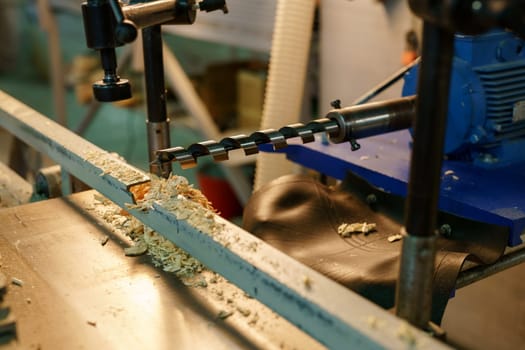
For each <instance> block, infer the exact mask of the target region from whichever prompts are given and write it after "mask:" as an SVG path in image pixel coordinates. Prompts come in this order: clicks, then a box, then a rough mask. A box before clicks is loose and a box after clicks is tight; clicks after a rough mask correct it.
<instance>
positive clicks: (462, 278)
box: [456, 247, 525, 289]
mask: <svg viewBox="0 0 525 350" xmlns="http://www.w3.org/2000/svg"><path fill="white" fill-rule="evenodd" d="M524 262H525V247H522V248H521V249H518V250H516V251H513V252H512V253H509V254H506V255H504V256H503V257H502V258H501V259H499V260H498V261H496V262H495V263H494V264H490V265H481V266H476V267H473V268H471V269H468V270H465V271H462V272H461V273H460V274H459V276H458V279H457V280H456V289H459V288H463V287H466V286H468V285H470V284H472V283H474V282H477V281H481V280H482V279H484V278H487V277H489V276H492V275H494V274H496V273H498V272H501V271H504V270H506V269H509V268H511V267H513V266H516V265H519V264H521V263H524Z"/></svg>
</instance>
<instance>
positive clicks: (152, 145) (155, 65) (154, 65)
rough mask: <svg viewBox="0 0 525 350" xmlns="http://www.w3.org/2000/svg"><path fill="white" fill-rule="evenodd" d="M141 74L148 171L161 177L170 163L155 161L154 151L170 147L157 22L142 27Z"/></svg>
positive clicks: (167, 170)
mask: <svg viewBox="0 0 525 350" xmlns="http://www.w3.org/2000/svg"><path fill="white" fill-rule="evenodd" d="M142 42H143V51H144V75H145V80H146V102H147V110H148V117H147V121H146V123H147V134H148V152H149V161H150V172H151V173H153V174H157V175H159V176H162V177H168V176H169V174H170V173H171V163H164V164H162V165H160V166H159V165H158V164H156V163H154V161H155V160H156V157H155V151H156V150H158V149H164V148H169V147H170V132H169V131H170V130H169V119H168V117H167V113H166V88H165V84H164V63H163V59H162V34H161V26H160V25H154V26H151V27H147V28H144V29H142Z"/></svg>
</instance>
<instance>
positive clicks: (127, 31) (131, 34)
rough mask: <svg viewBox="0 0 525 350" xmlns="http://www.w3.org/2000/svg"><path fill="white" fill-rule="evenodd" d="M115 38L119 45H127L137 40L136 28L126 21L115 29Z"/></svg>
mask: <svg viewBox="0 0 525 350" xmlns="http://www.w3.org/2000/svg"><path fill="white" fill-rule="evenodd" d="M115 38H116V39H117V42H118V43H119V44H121V45H123V44H129V43H131V42H133V41H135V39H136V38H137V27H136V26H135V24H134V23H133V22H131V21H129V20H127V19H126V20H124V21H123V22H121V23H118V24H117V26H116V27H115Z"/></svg>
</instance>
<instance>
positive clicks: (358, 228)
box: [337, 222, 376, 237]
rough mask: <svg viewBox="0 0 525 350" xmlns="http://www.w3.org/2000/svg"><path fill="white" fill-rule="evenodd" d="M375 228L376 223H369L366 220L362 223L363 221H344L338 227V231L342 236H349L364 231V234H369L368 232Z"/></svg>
mask: <svg viewBox="0 0 525 350" xmlns="http://www.w3.org/2000/svg"><path fill="white" fill-rule="evenodd" d="M375 229H376V224H374V223H370V224H368V223H366V222H362V223H361V222H355V223H353V224H347V223H342V224H341V225H339V227H338V228H337V233H338V234H339V235H340V236H341V237H349V236H351V235H352V234H353V233H364V234H367V233H370V232H372V231H374V230H375Z"/></svg>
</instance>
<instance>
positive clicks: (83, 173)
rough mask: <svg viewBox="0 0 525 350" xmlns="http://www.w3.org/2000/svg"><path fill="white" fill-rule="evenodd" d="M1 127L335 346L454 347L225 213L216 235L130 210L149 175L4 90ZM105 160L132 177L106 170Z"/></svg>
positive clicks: (157, 213) (154, 212)
mask: <svg viewBox="0 0 525 350" xmlns="http://www.w3.org/2000/svg"><path fill="white" fill-rule="evenodd" d="M0 126H2V127H4V128H5V129H7V130H8V131H9V132H10V133H12V134H14V135H15V136H17V137H18V138H20V139H21V140H23V141H24V142H26V143H27V144H29V145H30V146H32V147H34V148H35V149H37V150H39V151H41V152H42V153H45V154H47V155H48V156H49V157H51V158H52V159H53V160H54V161H56V162H57V163H59V164H60V165H62V166H63V167H64V169H66V170H67V171H68V172H70V173H71V174H72V175H74V176H76V177H78V178H79V179H80V180H81V181H83V182H85V183H86V184H88V185H90V186H91V187H93V188H94V189H96V190H97V191H99V192H100V193H101V194H103V195H104V196H106V197H107V198H109V199H110V200H112V201H113V202H115V203H116V204H117V205H119V206H121V207H123V208H126V210H128V211H129V212H130V213H131V214H132V215H134V216H135V217H136V218H138V219H139V220H140V221H141V222H143V223H144V224H146V225H148V226H150V227H151V228H153V229H154V230H156V231H157V232H158V233H160V234H162V235H163V236H164V237H166V238H167V239H169V240H170V241H172V242H173V243H175V244H176V245H178V246H179V247H181V248H183V249H185V250H186V251H187V252H188V253H190V254H191V255H193V256H194V257H195V258H197V259H198V260H200V261H201V262H202V263H203V264H205V265H206V266H208V267H209V268H210V269H212V270H214V271H215V272H217V273H219V274H221V275H222V276H224V277H225V278H226V279H228V280H229V281H230V282H231V283H233V284H235V285H236V286H238V287H239V288H241V289H243V290H244V291H245V292H247V293H248V294H250V295H251V296H253V297H254V298H256V299H257V300H259V301H260V302H262V303H263V304H265V305H267V306H268V307H269V308H271V309H272V310H274V311H275V312H277V313H278V314H280V315H281V316H283V317H284V318H286V319H287V320H289V321H290V322H291V323H293V324H295V325H296V326H298V327H299V328H300V329H302V330H304V331H305V332H306V333H307V334H309V335H311V336H312V337H313V338H315V339H317V340H318V341H319V342H321V343H322V344H324V345H326V346H327V347H329V348H330V349H348V348H356V349H381V348H389V349H405V348H413V349H445V348H448V346H447V345H446V344H443V343H441V342H439V341H437V340H436V339H433V338H432V337H431V336H429V335H428V334H426V333H424V332H422V331H421V330H419V329H417V328H414V327H412V326H410V325H409V324H407V323H406V322H405V321H404V320H401V319H399V318H397V317H395V316H394V315H392V314H390V313H389V312H387V311H386V310H384V309H382V308H380V307H378V306H376V305H375V304H373V303H371V302H370V301H368V300H366V299H364V298H363V297H361V296H359V295H357V294H356V293H354V292H352V291H350V290H349V289H347V288H345V287H343V286H341V285H339V284H337V283H336V282H334V281H332V280H330V279H328V278H327V277H325V276H323V275H321V274H319V273H318V272H316V271H313V270H312V269H310V268H308V267H306V266H304V265H302V264H300V263H299V262H297V261H296V260H294V259H292V258H290V257H288V256H287V255H285V254H283V253H281V252H280V251H278V250H277V249H275V248H273V247H271V246H269V245H268V244H266V243H264V242H263V241H261V240H260V239H258V238H256V237H254V236H253V235H251V234H250V233H248V232H246V231H244V230H242V229H241V228H239V227H237V226H235V225H233V224H232V223H230V222H228V221H226V220H224V219H222V218H220V217H219V216H215V218H214V219H215V221H216V222H218V223H220V224H222V225H223V226H224V229H223V230H222V231H221V232H220V233H219V234H218V236H216V237H211V236H209V235H208V234H206V233H203V232H201V231H199V230H198V229H197V228H195V227H193V226H191V225H190V224H188V222H187V221H184V220H178V219H177V218H176V216H175V214H174V213H173V212H170V211H168V210H167V209H166V208H163V207H162V206H161V205H160V204H154V205H153V207H152V208H151V209H150V210H147V211H140V210H133V209H132V210H130V209H128V208H127V207H126V204H129V203H132V201H133V198H132V194H131V193H130V192H129V191H128V189H129V187H130V186H132V185H134V184H139V183H142V182H145V181H148V180H149V176H148V175H147V174H145V173H144V172H142V171H141V170H138V169H136V168H134V167H132V166H130V165H128V164H127V163H126V162H125V161H123V160H121V159H119V158H118V157H116V156H112V155H110V154H108V153H107V152H106V151H104V150H102V149H100V148H98V147H97V146H95V145H93V144H91V143H90V142H88V141H86V140H84V139H82V138H81V137H79V136H77V135H76V134H74V133H73V132H71V131H69V130H67V129H65V128H63V127H62V126H60V125H58V124H57V123H55V122H53V121H52V120H50V119H48V118H46V117H45V116H43V115H41V114H40V113H38V112H36V111H34V110H32V109H31V108H29V107H27V106H25V105H23V104H22V103H21V102H19V101H17V100H15V99H14V98H12V97H10V96H9V95H7V94H6V93H4V92H2V91H0ZM101 159H104V160H108V161H110V162H112V163H113V165H117V168H119V169H125V172H121V171H115V172H111V171H110V172H104V171H103V170H102V169H103V168H104V166H103V165H102V163H101ZM97 164H98V165H97ZM124 174H126V175H124ZM130 174H131V175H130ZM221 242H235V244H225V243H221ZM247 247H249V249H247ZM306 281H307V283H306Z"/></svg>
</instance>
